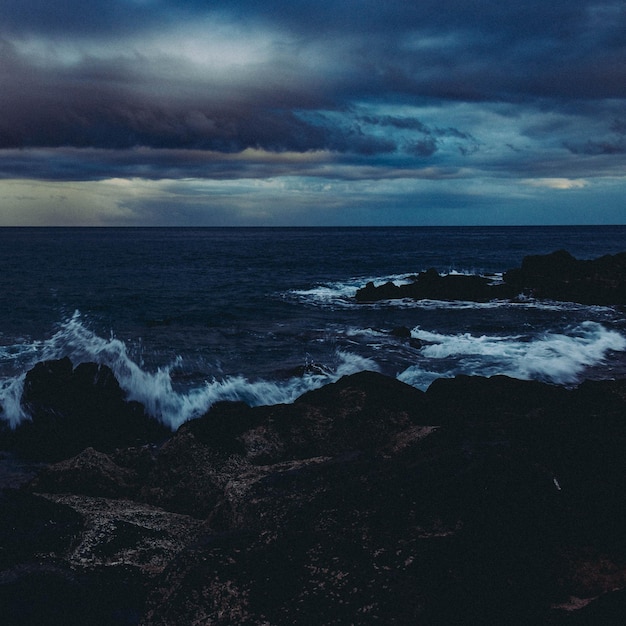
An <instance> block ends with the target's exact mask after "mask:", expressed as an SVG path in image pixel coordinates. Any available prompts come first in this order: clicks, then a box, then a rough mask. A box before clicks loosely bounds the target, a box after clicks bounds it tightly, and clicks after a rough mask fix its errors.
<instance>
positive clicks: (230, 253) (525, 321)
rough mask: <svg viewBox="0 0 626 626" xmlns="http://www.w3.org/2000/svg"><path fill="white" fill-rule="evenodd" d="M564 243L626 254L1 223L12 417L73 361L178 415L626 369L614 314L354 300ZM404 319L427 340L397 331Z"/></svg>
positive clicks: (1, 295) (495, 269) (438, 233)
mask: <svg viewBox="0 0 626 626" xmlns="http://www.w3.org/2000/svg"><path fill="white" fill-rule="evenodd" d="M559 248H565V249H567V250H568V251H570V252H571V253H572V254H574V256H576V257H578V258H594V257H597V256H600V255H603V254H614V253H617V252H622V251H625V250H626V227H624V226H619V227H563V228H562V227H547V228H528V227H519V228H515V227H508V228H495V227H494V228H483V227H476V228H467V227H464V228H345V229H341V228H339V229H338V228H333V229H317V228H314V229H291V228H286V229H238V228H232V229H229V228H226V229H213V228H207V229H185V228H181V229H174V228H163V229H161V228H156V229H108V228H104V229H64V228H60V229H48V228H42V229H30V228H29V229H0V403H1V404H2V406H3V407H4V409H3V411H4V412H3V415H4V417H5V419H10V420H12V421H16V420H18V419H20V416H21V415H20V409H19V392H20V384H21V380H22V379H23V374H24V372H25V371H26V370H27V369H28V368H29V367H31V366H32V365H33V363H34V362H36V361H37V360H41V359H44V358H58V357H60V356H65V355H67V356H70V357H71V358H72V359H73V360H74V361H75V362H78V361H81V360H97V361H100V362H103V363H107V364H108V365H110V366H111V367H113V368H114V370H115V371H116V373H117V375H118V377H119V378H120V380H121V382H122V384H123V386H124V387H125V389H127V391H128V392H129V395H130V396H131V397H134V398H136V399H139V400H141V401H143V402H144V403H146V404H147V405H148V406H149V408H150V410H151V411H152V412H153V413H154V414H155V416H157V417H160V418H161V419H164V420H166V421H169V422H171V423H173V424H174V425H176V424H178V423H180V422H181V421H183V420H185V419H188V418H189V417H192V416H194V415H197V414H199V413H201V412H203V411H205V410H206V409H207V408H208V406H210V404H211V403H212V402H214V401H216V400H218V399H222V398H232V399H234V398H241V399H244V400H246V401H248V402H250V403H253V404H258V403H271V402H281V401H291V400H293V399H294V398H295V397H296V396H297V395H299V394H300V393H302V392H303V391H305V390H306V389H309V388H313V387H317V386H320V385H321V384H324V383H326V382H329V381H332V380H335V379H336V378H337V377H338V376H340V375H342V374H344V373H351V372H353V371H358V370H360V369H366V368H367V369H377V370H379V371H382V372H383V373H386V374H390V375H393V376H397V377H399V378H400V379H402V380H405V381H406V382H408V383H410V384H413V385H415V386H417V387H420V388H425V387H426V386H427V385H428V384H429V383H430V382H431V381H432V380H433V379H434V378H436V377H438V376H453V375H455V374H458V373H477V374H484V375H493V374H496V373H505V374H508V375H514V376H518V377H521V378H536V379H540V380H547V381H550V382H554V383H557V384H568V385H571V384H576V383H577V382H579V381H580V380H583V379H584V378H587V377H595V378H602V377H608V378H610V377H615V376H622V375H626V368H625V366H624V357H625V353H624V350H626V322H625V317H626V314H625V312H624V310H622V309H619V308H612V307H586V306H581V305H574V304H564V303H554V302H524V303H508V302H494V303H490V304H487V305H476V304H471V303H443V302H419V303H415V302H388V303H378V304H376V305H358V304H356V303H355V302H354V293H355V291H356V289H357V288H358V287H361V286H363V285H364V284H365V283H366V282H367V281H369V280H374V281H376V282H382V281H385V280H388V279H394V280H403V279H406V277H407V276H409V275H411V274H414V273H416V272H419V271H420V270H423V269H427V268H429V267H435V268H436V269H438V270H439V271H441V272H462V273H469V272H471V273H482V274H497V273H501V272H503V271H505V270H507V269H509V268H511V267H515V266H518V265H519V264H520V262H521V260H522V258H523V257H524V256H525V255H527V254H543V253H548V252H551V251H553V250H556V249H559ZM398 326H406V327H407V328H410V329H412V333H413V336H414V337H415V338H419V339H421V340H422V341H423V342H425V344H424V347H423V348H421V349H418V348H416V347H415V346H412V345H410V344H409V343H408V342H403V341H401V340H398V339H395V338H393V337H392V336H391V335H390V334H389V331H390V330H391V329H393V328H395V327H398ZM306 366H310V367H309V369H308V373H306V374H305V376H304V377H303V376H302V375H301V370H302V368H303V367H304V368H305V369H306Z"/></svg>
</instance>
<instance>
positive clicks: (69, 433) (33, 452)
mask: <svg viewBox="0 0 626 626" xmlns="http://www.w3.org/2000/svg"><path fill="white" fill-rule="evenodd" d="M22 405H23V407H24V410H25V412H26V414H27V415H28V416H29V420H27V421H24V422H22V424H21V425H20V426H19V428H17V429H16V430H15V431H10V430H8V429H5V430H4V431H3V432H1V433H0V448H2V449H7V448H8V449H12V450H16V451H17V452H19V454H20V456H22V457H24V458H29V459H37V460H45V461H55V460H60V459H66V458H68V457H70V456H73V455H75V454H78V453H79V452H80V451H81V450H83V449H84V448H86V447H88V446H92V447H94V448H96V449H97V450H100V451H102V452H110V451H112V450H114V449H115V448H117V447H122V446H131V445H138V444H143V443H147V442H154V441H162V440H163V439H165V438H167V437H168V436H169V435H170V434H171V431H169V429H167V428H165V427H164V426H162V425H160V424H158V423H157V422H156V421H155V420H153V419H151V418H150V417H148V415H147V414H146V413H145V411H144V408H143V406H142V405H141V404H139V403H138V402H128V401H127V400H126V398H125V394H124V391H123V390H122V389H121V388H120V386H119V383H118V381H117V380H116V379H115V376H114V374H113V372H112V371H111V370H110V369H109V368H108V367H106V366H105V365H97V364H95V363H82V364H80V365H78V366H76V367H74V366H73V364H72V362H71V361H70V360H69V359H68V358H64V359H60V360H55V361H45V362H42V363H38V364H37V365H35V367H34V368H33V369H31V370H30V371H29V372H28V373H27V374H26V379H25V381H24V391H23V394H22Z"/></svg>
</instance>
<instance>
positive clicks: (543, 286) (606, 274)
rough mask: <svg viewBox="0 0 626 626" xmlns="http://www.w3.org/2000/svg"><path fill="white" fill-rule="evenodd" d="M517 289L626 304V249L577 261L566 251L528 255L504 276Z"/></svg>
mask: <svg viewBox="0 0 626 626" xmlns="http://www.w3.org/2000/svg"><path fill="white" fill-rule="evenodd" d="M504 280H505V282H506V284H508V285H510V286H511V287H512V288H513V289H514V290H516V291H519V292H523V293H527V294H530V295H532V296H534V297H536V298H548V299H551V300H565V301H571V302H580V303H582V304H601V305H606V304H626V252H622V253H620V254H616V255H606V256H603V257H600V258H598V259H593V260H577V259H575V258H574V257H573V256H572V255H571V254H569V253H568V252H567V251H565V250H557V251H556V252H552V253H551V254H546V255H535V256H528V257H525V258H524V260H523V261H522V265H521V267H520V268H519V269H514V270H510V271H508V272H507V273H506V274H505V275H504Z"/></svg>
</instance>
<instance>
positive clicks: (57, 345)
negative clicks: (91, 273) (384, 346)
mask: <svg viewBox="0 0 626 626" xmlns="http://www.w3.org/2000/svg"><path fill="white" fill-rule="evenodd" d="M23 352H24V353H27V354H28V355H29V357H30V358H29V359H27V360H26V361H24V363H23V371H22V372H21V373H19V374H17V375H13V376H8V377H5V378H4V379H3V380H0V407H1V409H2V410H1V412H0V415H1V416H2V417H3V418H4V419H5V420H6V421H8V422H9V423H10V424H11V426H12V427H14V426H16V425H17V424H18V423H19V422H20V421H22V420H23V419H27V418H28V415H27V414H26V413H25V412H24V409H23V407H22V406H21V403H20V400H21V395H22V390H23V385H24V378H25V376H26V371H27V370H28V369H30V368H31V367H32V366H33V365H34V364H35V363H36V362H37V361H46V360H53V359H60V358H62V357H69V358H70V360H71V361H72V363H73V364H74V365H75V366H76V365H78V364H80V363H85V362H95V363H99V364H102V365H107V366H108V367H110V368H111V370H112V371H113V372H114V374H115V376H116V378H117V380H118V381H119V384H120V386H121V387H122V389H123V390H124V391H125V392H126V394H127V398H128V400H136V401H138V402H140V403H141V404H143V405H144V406H145V408H146V411H147V412H148V413H149V414H150V415H151V416H152V417H154V418H155V419H158V420H160V421H161V422H163V423H164V424H166V425H168V426H170V427H171V428H172V429H176V428H178V427H179V426H180V425H181V424H182V423H184V422H185V421H187V420H189V419H192V418H195V417H199V416H201V415H203V414H204V413H206V411H207V410H208V409H209V408H210V407H211V406H212V405H213V404H215V403H216V402H219V401H222V400H241V401H244V402H246V403H247V404H249V405H251V406H258V405H269V404H279V403H289V402H293V401H294V400H295V399H296V398H297V397H298V396H300V395H302V394H303V393H305V392H306V391H309V390H312V389H316V388H319V387H322V386H323V385H325V384H327V383H330V382H334V381H336V380H338V379H339V378H341V377H342V376H344V375H347V374H352V373H355V372H358V371H362V370H365V369H370V370H376V369H377V366H376V364H375V363H374V362H373V361H371V360H370V359H367V358H364V357H361V356H359V355H355V354H351V353H349V352H345V351H341V350H337V351H336V352H335V358H334V360H333V363H332V364H330V365H329V366H328V367H327V368H326V367H324V368H319V367H318V368H316V369H315V370H314V371H312V372H311V373H306V372H305V373H304V374H303V375H302V376H293V377H290V378H287V379H286V380H279V381H270V380H250V379H249V378H247V377H245V376H243V375H238V376H225V377H223V378H221V379H218V378H215V377H212V378H209V379H207V380H204V381H203V382H202V383H201V384H199V385H197V386H195V387H192V388H187V389H184V390H180V389H177V388H176V387H175V385H174V382H173V376H172V374H173V372H174V370H175V369H176V368H178V367H180V366H181V365H182V359H181V358H180V357H179V358H177V359H175V360H174V362H172V363H170V364H167V365H165V366H163V367H159V368H157V369H156V371H147V370H145V369H143V368H142V367H141V366H140V365H139V364H137V363H136V362H135V361H134V360H133V359H132V358H131V357H130V355H129V353H128V349H127V346H126V344H125V343H124V342H123V341H121V340H119V339H116V338H114V337H110V338H109V339H105V338H103V337H100V336H98V335H97V334H96V333H94V332H93V331H91V330H90V329H89V328H87V327H86V326H85V325H84V324H83V322H82V319H81V315H80V314H79V313H78V312H77V313H75V314H74V315H73V316H72V318H71V319H69V320H68V321H67V322H66V323H65V324H63V325H62V327H61V328H60V330H59V331H58V332H57V333H56V334H55V335H54V336H52V337H51V338H50V339H49V340H47V341H44V342H36V343H32V344H31V345H29V347H28V349H24V350H23Z"/></svg>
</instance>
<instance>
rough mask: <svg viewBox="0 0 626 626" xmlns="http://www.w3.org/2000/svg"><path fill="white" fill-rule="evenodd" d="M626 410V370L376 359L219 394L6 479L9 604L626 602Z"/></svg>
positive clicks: (272, 617)
mask: <svg viewBox="0 0 626 626" xmlns="http://www.w3.org/2000/svg"><path fill="white" fill-rule="evenodd" d="M624 415H626V381H604V382H588V383H584V384H582V385H580V387H578V388H576V389H570V390H568V389H563V388H560V387H555V386H552V385H546V384H543V383H538V382H531V381H519V380H514V379H510V378H507V377H503V376H496V377H493V378H480V377H458V378H456V379H449V380H440V381H436V382H435V383H433V384H432V385H431V387H430V388H429V389H428V391H427V392H426V393H423V392H420V391H418V390H416V389H414V388H412V387H409V386H407V385H404V384H403V383H400V382H399V381H397V380H395V379H392V378H388V377H385V376H382V375H380V374H377V373H374V372H362V373H360V374H356V375H353V376H347V377H344V378H342V379H341V380H339V381H337V382H336V383H334V384H331V385H327V386H325V387H323V388H321V389H318V390H315V391H311V392H309V393H306V394H304V395H303V396H301V397H300V398H298V399H297V400H296V401H295V402H294V403H293V404H290V405H277V406H265V407H255V408H251V407H248V406H247V405H245V404H243V403H220V404H218V405H215V406H214V407H213V408H212V409H211V410H210V411H209V412H208V413H207V414H206V415H205V416H203V417H202V418H199V419H197V420H193V421H191V422H188V423H187V424H185V425H183V426H182V427H181V428H180V429H179V430H178V432H177V433H175V434H173V435H171V436H170V438H169V439H168V440H167V441H166V442H165V443H163V444H162V445H160V446H143V447H136V446H134V447H130V448H124V449H117V450H114V451H112V452H110V453H104V452H102V451H99V450H96V449H95V448H91V449H86V450H84V451H83V452H81V453H80V454H79V455H78V456H76V457H75V458H72V459H70V460H65V461H62V462H60V463H58V464H56V465H54V466H51V467H49V468H47V469H44V470H43V471H42V473H41V474H40V475H39V477H38V478H37V479H36V480H35V481H33V482H32V483H31V484H30V485H28V487H27V488H26V489H25V490H24V491H21V492H11V493H10V494H9V496H8V497H6V498H5V500H4V501H2V499H1V498H0V505H2V506H3V508H2V510H3V516H4V517H1V516H0V548H1V549H0V557H2V558H3V559H4V560H3V561H2V563H1V564H0V609H1V610H2V611H3V613H2V615H3V617H4V616H5V615H9V616H10V619H13V621H14V623H16V624H20V623H23V624H35V623H37V624H39V623H55V620H57V616H60V615H62V614H63V613H64V612H65V614H66V615H67V618H66V620H67V623H68V624H74V623H80V621H79V613H82V614H83V616H84V615H88V616H89V620H88V623H90V624H92V623H93V624H120V623H126V624H131V623H132V624H137V623H141V624H142V625H143V626H156V625H163V626H164V625H169V624H193V623H198V624H215V625H217V626H219V625H220V624H233V623H242V624H257V625H259V626H260V625H262V624H263V625H268V624H300V623H310V622H311V620H312V619H313V620H314V621H315V623H316V624H320V625H330V624H339V623H359V624H365V623H375V622H376V623H388V624H413V623H415V624H426V625H428V626H431V625H437V626H438V625H441V626H443V625H444V624H445V625H448V624H457V625H463V624H467V625H470V624H491V623H501V624H511V625H513V626H518V625H519V626H522V625H526V624H545V625H546V626H547V625H548V624H551V625H552V626H555V625H556V626H559V625H561V624H568V623H572V624H576V623H579V624H585V623H594V622H593V620H594V619H597V620H599V622H601V623H605V622H606V623H612V622H611V621H609V618H610V619H615V620H617V621H616V623H620V622H619V620H621V621H622V622H624V618H625V617H626V615H625V613H626V612H625V611H624V603H623V593H622V592H619V591H617V590H620V589H626V533H625V532H624V527H625V524H624V522H625V519H624V511H626V495H625V494H626V457H625V456H624V453H623V451H624V449H625V447H626V420H624ZM34 489H37V490H38V493H37V495H35V494H33V493H28V490H31V491H32V490H34ZM96 494H100V495H96ZM103 495H106V497H102V496H103ZM7 498H8V499H7ZM5 511H6V512H7V513H6V514H5ZM31 585H35V586H34V587H33V586H31ZM55 590H56V591H55ZM56 593H58V594H62V593H73V594H74V598H75V604H74V605H72V606H69V603H68V602H67V601H65V600H64V599H63V598H61V597H60V596H59V597H56V595H55V594H56ZM42 602H43V603H49V606H50V615H51V619H50V620H48V622H46V619H45V615H43V614H42V611H41V610H40V609H38V608H36V607H37V605H38V603H42ZM31 605H32V606H31ZM20 614H23V615H26V616H27V617H25V618H24V620H22V621H21V622H20V621H19V616H20ZM16 616H17V617H16ZM37 620H39V621H37ZM42 620H43V621H42ZM116 620H117V621H116ZM602 620H605V622H602ZM599 622H595V623H599ZM57 623H61V622H60V621H58V622H57ZM82 623H85V620H84V619H83V622H82Z"/></svg>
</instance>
